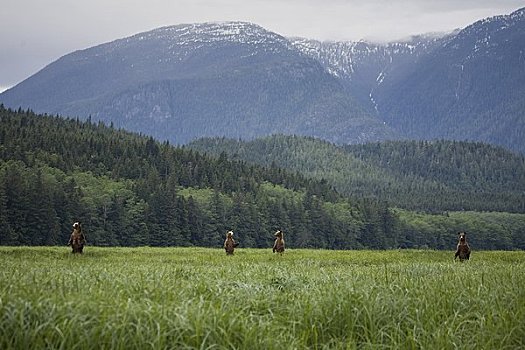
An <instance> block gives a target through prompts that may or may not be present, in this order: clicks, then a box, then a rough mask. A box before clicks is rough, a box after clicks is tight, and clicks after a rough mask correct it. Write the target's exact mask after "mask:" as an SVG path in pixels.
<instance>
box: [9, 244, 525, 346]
mask: <svg viewBox="0 0 525 350" xmlns="http://www.w3.org/2000/svg"><path fill="white" fill-rule="evenodd" d="M0 262H1V266H2V268H1V271H0V349H31V348H54V349H101V348H112V349H148V348H151V349H163V348H176V349H305V348H310V349H400V348H402V349H456V348H458V349H518V348H523V347H525V289H524V287H525V252H477V251H475V252H473V254H472V260H471V261H469V262H465V263H458V262H454V261H453V252H442V251H414V250H412V251H324V250H291V249H290V250H287V251H286V252H285V253H284V254H283V255H281V256H279V255H276V254H272V253H271V250H270V249H267V250H257V249H237V250H236V253H235V255H234V256H226V255H225V254H224V251H223V250H219V249H204V248H96V247H87V248H86V253H85V254H84V255H82V256H74V255H71V254H70V253H69V250H68V249H67V248H59V247H52V248H43V247H38V248H27V247H18V248H13V247H0Z"/></svg>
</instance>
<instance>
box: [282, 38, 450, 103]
mask: <svg viewBox="0 0 525 350" xmlns="http://www.w3.org/2000/svg"><path fill="white" fill-rule="evenodd" d="M452 35H453V33H452V34H446V35H445V34H433V35H430V34H429V35H419V36H414V37H411V38H410V39H409V40H406V41H399V42H392V43H387V44H375V43H369V42H365V41H359V42H351V41H349V42H331V41H325V42H321V41H317V40H310V39H304V38H292V39H290V40H291V42H292V44H293V45H294V47H296V48H297V49H298V50H299V51H301V52H303V53H304V54H306V55H307V56H309V57H312V58H314V59H316V60H318V61H319V63H321V65H323V67H325V68H326V69H327V70H328V71H329V72H330V73H331V74H332V75H334V76H335V77H337V78H338V79H340V80H341V81H342V82H343V83H344V84H345V86H347V87H348V88H349V90H350V91H351V92H352V94H353V95H354V96H356V97H357V98H358V99H359V101H360V102H361V104H362V105H363V106H365V107H366V108H367V109H368V110H369V111H371V112H373V113H377V112H378V105H377V96H378V95H381V94H382V91H383V90H385V89H387V90H388V89H389V88H392V87H393V86H395V85H396V82H397V81H398V80H399V79H400V78H403V77H405V76H406V75H407V74H409V72H410V71H411V70H412V69H413V67H414V66H415V65H417V63H418V61H419V59H420V58H421V57H424V56H425V55H427V54H429V53H430V52H432V50H433V49H434V48H435V47H436V46H438V45H439V44H440V43H442V42H445V41H446V40H448V39H449V37H450V36H452Z"/></svg>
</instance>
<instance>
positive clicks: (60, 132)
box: [0, 107, 397, 249]
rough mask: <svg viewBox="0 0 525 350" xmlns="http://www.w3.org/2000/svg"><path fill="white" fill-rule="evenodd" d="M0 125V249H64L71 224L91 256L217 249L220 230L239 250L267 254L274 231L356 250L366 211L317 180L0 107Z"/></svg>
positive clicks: (311, 243)
mask: <svg viewBox="0 0 525 350" xmlns="http://www.w3.org/2000/svg"><path fill="white" fill-rule="evenodd" d="M0 121H1V123H0V135H1V137H2V139H1V143H0V209H1V211H0V228H2V231H1V234H0V244H4V245H5V244H10V245H18V244H24V245H56V244H65V243H66V242H67V240H68V237H69V234H70V233H71V225H72V223H73V222H75V221H80V222H81V223H82V224H83V227H84V230H85V233H86V235H87V240H88V244H93V245H101V246H115V245H123V246H140V245H151V246H193V245H199V246H209V247H220V246H221V245H222V242H223V240H224V234H225V232H226V231H227V230H230V229H232V230H234V231H235V235H236V239H237V240H238V241H239V242H240V244H241V246H242V247H271V244H272V240H273V236H272V234H273V232H275V231H276V230H277V229H281V230H283V231H284V232H285V234H286V237H287V239H288V243H289V246H290V247H293V246H294V245H295V246H297V247H318V248H321V247H322V248H335V249H350V248H357V247H362V246H367V244H366V242H365V241H363V242H360V241H359V239H360V238H361V237H367V236H368V232H367V230H368V226H366V225H365V222H364V221H363V220H366V216H365V215H359V214H358V215H348V212H355V213H360V211H363V210H367V211H368V212H374V211H375V210H377V209H376V207H375V206H376V204H374V203H370V204H366V205H364V206H363V205H362V204H358V203H357V202H356V201H349V200H348V199H345V198H344V197H342V196H341V195H339V194H338V193H337V192H336V191H335V190H333V189H332V188H331V186H330V185H329V184H328V183H327V182H326V181H317V180H311V179H307V178H305V177H303V176H301V175H299V174H298V173H296V174H293V173H290V172H286V171H284V170H282V169H281V168H278V167H276V166H268V167H262V166H254V165H249V164H247V163H245V162H244V161H239V160H235V161H231V160H228V158H227V156H226V154H225V153H223V154H222V155H218V157H217V158H211V157H208V156H205V155H203V154H201V153H199V152H196V151H194V150H192V149H189V148H184V147H179V148H175V147H172V146H170V145H169V144H168V143H158V142H156V141H155V140H153V139H152V138H151V137H149V138H148V137H142V136H139V135H136V134H131V133H127V132H124V131H118V130H115V129H114V128H112V127H107V126H105V125H103V124H93V123H90V122H87V123H84V122H80V121H78V120H67V119H62V118H59V117H50V116H39V115H35V114H34V113H32V112H30V111H26V112H24V111H21V110H19V111H17V112H15V111H12V110H9V109H5V108H3V107H0ZM381 215H384V213H383V214H382V213H379V212H378V213H375V216H374V217H376V218H378V217H379V220H381ZM374 230H375V231H374V233H377V234H380V235H382V234H383V232H379V231H377V230H381V226H378V227H375V228H374ZM390 234H392V235H393V236H392V240H391V243H392V245H390V246H395V244H396V243H395V242H396V238H395V235H396V234H397V233H396V232H391V233H390ZM374 247H375V248H386V247H387V246H386V245H382V246H381V245H375V246H374Z"/></svg>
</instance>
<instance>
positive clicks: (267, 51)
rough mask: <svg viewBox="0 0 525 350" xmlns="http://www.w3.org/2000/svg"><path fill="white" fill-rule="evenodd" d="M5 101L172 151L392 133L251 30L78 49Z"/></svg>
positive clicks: (269, 37) (273, 38)
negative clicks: (166, 144) (274, 138)
mask: <svg viewBox="0 0 525 350" xmlns="http://www.w3.org/2000/svg"><path fill="white" fill-rule="evenodd" d="M0 102H3V103H4V104H5V105H6V106H9V107H13V108H18V107H19V106H22V107H23V108H27V107H29V108H31V109H33V110H35V111H38V112H46V113H59V114H63V115H70V116H80V117H87V116H91V117H92V118H93V119H94V120H103V121H105V122H113V123H114V125H116V126H119V127H124V128H126V129H129V130H133V131H140V132H143V133H147V134H149V135H153V136H155V137H157V138H159V139H168V140H170V141H172V142H174V143H184V142H187V141H189V140H192V139H194V138H196V137H201V136H230V137H243V138H253V137H257V136H261V135H267V134H272V133H275V132H283V133H288V134H301V135H311V136H316V137H322V138H325V139H328V140H332V141H334V142H338V143H352V142H362V141H368V140H378V139H383V138H385V137H387V138H388V137H391V136H392V135H393V132H392V131H391V130H390V129H389V128H388V127H386V126H385V125H384V124H383V123H382V122H380V121H379V119H377V118H375V117H372V116H371V115H370V114H369V113H367V112H366V111H365V110H364V109H363V108H361V107H359V105H358V103H357V102H356V101H355V100H354V99H353V98H352V96H351V95H350V94H349V93H348V91H347V90H346V89H345V87H344V86H343V84H341V82H340V81H338V79H336V78H335V77H333V76H332V75H331V74H329V73H328V72H326V70H325V69H323V67H322V66H321V65H320V64H319V63H318V62H317V61H315V60H313V59H311V58H309V57H307V56H305V55H303V54H301V53H300V52H298V51H297V50H296V49H295V48H294V47H293V46H292V45H291V44H290V42H289V41H288V40H287V39H285V38H283V37H282V36H280V35H278V34H275V33H272V32H269V31H267V30H265V29H263V28H261V27H259V26H256V25H253V24H249V23H244V22H227V23H204V24H192V25H178V26H172V27H165V28H159V29H156V30H153V31H150V32H147V33H141V34H137V35H135V36H132V37H129V38H125V39H120V40H116V41H114V42H111V43H107V44H103V45H99V46H96V47H93V48H89V49H86V50H82V51H77V52H74V53H72V54H69V55H66V56H64V57H62V58H61V59H59V60H58V61H56V62H54V63H52V64H50V65H49V66H47V67H46V68H44V69H43V70H42V71H40V72H39V73H37V74H35V75H34V76H32V77H30V78H29V79H27V80H25V81H24V82H22V83H20V84H19V85H17V86H16V87H14V88H12V89H10V90H8V91H6V92H4V93H3V94H1V95H0Z"/></svg>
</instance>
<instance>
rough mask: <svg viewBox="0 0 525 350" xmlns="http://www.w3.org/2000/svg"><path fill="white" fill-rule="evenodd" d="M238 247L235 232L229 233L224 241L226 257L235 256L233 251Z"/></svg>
mask: <svg viewBox="0 0 525 350" xmlns="http://www.w3.org/2000/svg"><path fill="white" fill-rule="evenodd" d="M238 245H239V243H237V242H235V240H234V239H233V231H228V232H227V233H226V239H225V240H224V250H226V255H233V251H234V250H235V247H237V246H238Z"/></svg>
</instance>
